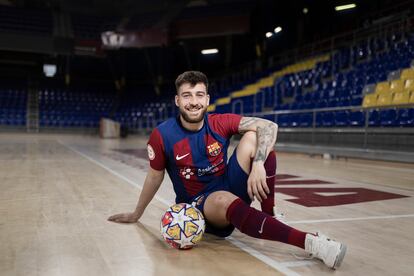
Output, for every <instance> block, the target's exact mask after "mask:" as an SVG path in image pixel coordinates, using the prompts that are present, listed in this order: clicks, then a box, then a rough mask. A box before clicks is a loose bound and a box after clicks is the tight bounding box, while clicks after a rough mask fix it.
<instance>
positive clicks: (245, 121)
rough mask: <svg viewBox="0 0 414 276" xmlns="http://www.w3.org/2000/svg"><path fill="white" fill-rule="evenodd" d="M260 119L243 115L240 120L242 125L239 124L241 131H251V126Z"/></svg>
mask: <svg viewBox="0 0 414 276" xmlns="http://www.w3.org/2000/svg"><path fill="white" fill-rule="evenodd" d="M257 121H258V119H257V118H252V117H243V118H242V119H241V121H240V125H239V132H240V133H241V134H243V133H245V132H247V131H249V130H250V129H249V128H250V127H251V126H252V125H253V124H255V123H257Z"/></svg>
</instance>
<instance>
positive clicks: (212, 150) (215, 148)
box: [207, 142, 221, 156]
mask: <svg viewBox="0 0 414 276" xmlns="http://www.w3.org/2000/svg"><path fill="white" fill-rule="evenodd" d="M207 149H208V154H210V155H211V156H217V155H219V154H220V152H221V147H220V145H219V143H218V142H214V143H213V144H211V145H209V146H207Z"/></svg>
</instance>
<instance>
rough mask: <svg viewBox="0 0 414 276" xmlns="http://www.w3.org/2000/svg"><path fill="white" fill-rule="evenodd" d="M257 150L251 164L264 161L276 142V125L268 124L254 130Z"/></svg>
mask: <svg viewBox="0 0 414 276" xmlns="http://www.w3.org/2000/svg"><path fill="white" fill-rule="evenodd" d="M256 137H257V150H256V155H255V157H254V160H253V162H257V161H263V162H264V161H265V160H266V158H267V155H268V154H269V152H270V151H271V150H272V149H273V146H274V145H275V142H276V125H275V124H273V123H268V124H266V125H265V126H258V127H257V130H256Z"/></svg>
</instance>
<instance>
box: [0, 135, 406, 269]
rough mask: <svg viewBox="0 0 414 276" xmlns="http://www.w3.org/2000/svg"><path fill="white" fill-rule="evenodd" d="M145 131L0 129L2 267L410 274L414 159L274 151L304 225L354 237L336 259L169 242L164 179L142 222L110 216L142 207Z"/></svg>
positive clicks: (277, 246)
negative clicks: (102, 134) (333, 262)
mask: <svg viewBox="0 0 414 276" xmlns="http://www.w3.org/2000/svg"><path fill="white" fill-rule="evenodd" d="M145 143H146V137H131V138H128V139H124V140H100V139H99V138H97V137H94V136H81V135H79V136H74V135H46V134H0V185H1V193H0V218H1V220H0V275H280V274H282V275H330V274H335V275H413V273H414V272H413V271H414V234H413V233H414V199H413V196H414V164H401V163H389V162H374V161H366V160H353V159H348V160H343V159H340V160H324V159H322V158H319V157H308V156H305V155H298V154H296V155H293V154H283V153H279V154H278V170H277V172H278V180H277V184H276V185H277V186H276V202H277V203H276V204H277V208H278V211H279V212H283V213H284V214H285V216H286V221H287V222H288V223H289V224H290V225H292V226H294V227H296V228H299V229H301V230H305V231H321V232H323V233H326V234H328V235H329V236H331V237H333V238H336V239H338V240H341V241H343V242H345V243H346V244H347V245H348V252H347V256H346V257H345V259H344V262H343V264H342V266H341V267H340V269H339V270H337V271H332V270H330V269H327V268H326V267H325V266H324V265H323V264H321V263H320V262H318V261H315V260H307V259H304V257H306V256H305V255H304V253H303V251H302V250H301V249H299V248H295V247H291V246H288V245H284V244H281V243H277V242H271V241H262V240H257V239H253V238H250V237H247V236H245V235H244V234H241V233H240V232H237V231H236V232H235V233H233V235H232V236H231V237H230V238H227V239H218V238H215V237H213V236H206V237H205V238H204V240H203V241H202V242H201V243H200V245H199V246H198V247H196V248H194V249H192V250H188V251H178V250H175V249H171V248H169V247H168V246H167V245H166V244H165V243H164V242H163V241H162V239H161V235H160V232H159V220H160V218H161V215H162V214H163V212H164V210H165V209H167V207H168V206H169V205H170V204H172V203H173V201H174V195H173V192H172V185H171V182H170V180H169V179H166V180H164V183H163V184H162V186H161V188H160V190H159V192H158V193H157V195H156V198H155V199H154V200H153V201H152V202H151V204H150V205H149V207H148V208H147V210H146V212H145V214H144V215H143V217H142V219H141V220H140V222H139V223H138V224H128V225H126V224H115V223H111V222H108V221H107V220H106V218H107V217H108V216H109V215H111V214H114V213H118V212H123V211H129V210H132V209H133V208H134V207H135V204H136V201H137V197H138V195H139V192H140V189H141V187H142V183H143V181H144V177H145V172H146V168H147V166H148V164H147V161H146V150H145Z"/></svg>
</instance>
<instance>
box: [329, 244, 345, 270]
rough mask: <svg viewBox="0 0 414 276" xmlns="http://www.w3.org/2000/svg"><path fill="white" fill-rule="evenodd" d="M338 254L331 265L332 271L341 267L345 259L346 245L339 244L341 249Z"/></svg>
mask: <svg viewBox="0 0 414 276" xmlns="http://www.w3.org/2000/svg"><path fill="white" fill-rule="evenodd" d="M339 250H340V252H339V254H338V257H337V258H336V260H335V263H334V265H333V267H332V268H333V269H337V268H338V267H340V266H341V263H342V261H343V259H344V257H345V253H346V245H345V244H341V248H340V249H339Z"/></svg>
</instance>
